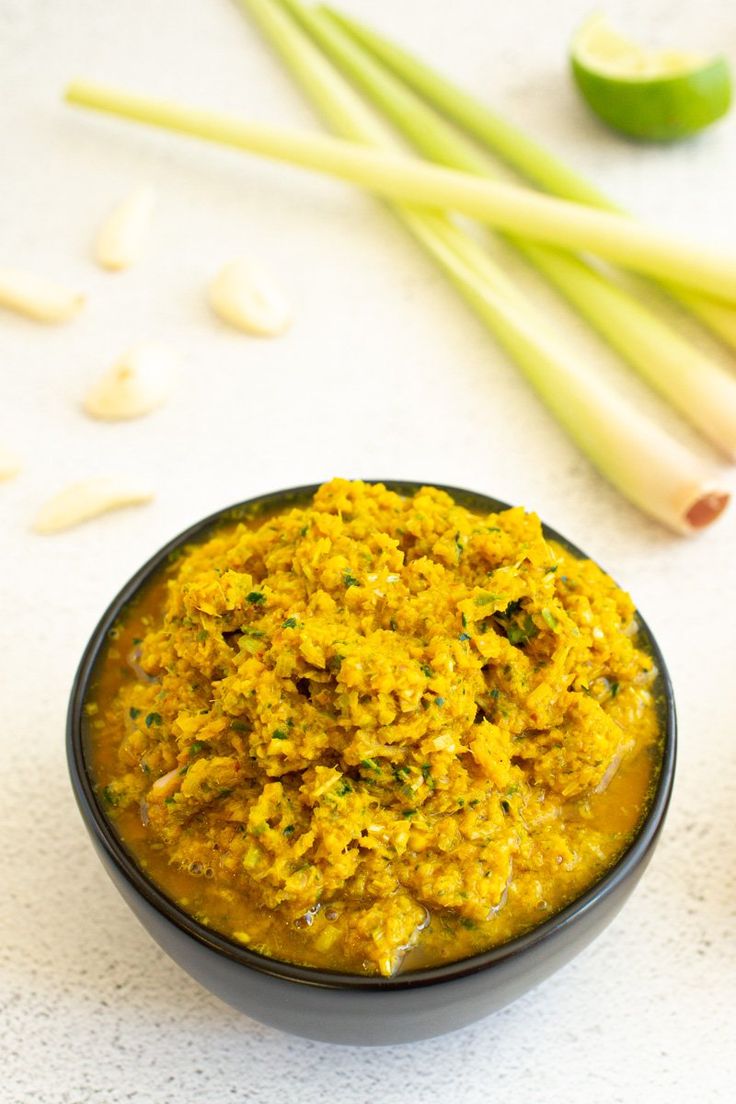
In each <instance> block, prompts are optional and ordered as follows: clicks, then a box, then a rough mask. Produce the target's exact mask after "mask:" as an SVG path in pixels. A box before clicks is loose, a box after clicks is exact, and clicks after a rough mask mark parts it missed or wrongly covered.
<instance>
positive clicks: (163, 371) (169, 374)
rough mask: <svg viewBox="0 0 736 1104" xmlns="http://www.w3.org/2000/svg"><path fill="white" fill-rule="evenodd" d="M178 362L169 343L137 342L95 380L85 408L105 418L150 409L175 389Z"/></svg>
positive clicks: (115, 418) (124, 416)
mask: <svg viewBox="0 0 736 1104" xmlns="http://www.w3.org/2000/svg"><path fill="white" fill-rule="evenodd" d="M174 364H175V357H174V355H173V353H172V352H171V351H170V350H169V349H168V348H167V346H165V345H162V344H160V343H159V342H157V341H147V342H143V343H141V344H140V345H136V346H135V347H134V348H132V349H129V350H128V351H127V352H126V353H125V354H124V356H122V357H121V358H120V360H119V361H118V362H117V364H114V365H113V367H112V368H110V369H109V370H108V371H107V372H105V373H104V374H103V375H102V376H100V378H99V379H97V380H96V381H95V382H94V383H93V384H92V386H91V387H90V389H89V391H88V392H87V395H86V397H85V399H84V409H85V412H86V413H87V414H89V415H90V417H92V418H98V419H101V420H104V421H121V420H123V419H127V418H140V417H141V416H142V415H144V414H148V413H150V412H151V411H152V410H155V409H156V407H159V406H162V405H163V403H165V402H166V400H167V399H168V397H169V395H170V393H171V389H172V387H173V380H174V374H175V368H174Z"/></svg>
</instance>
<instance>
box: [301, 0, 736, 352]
mask: <svg viewBox="0 0 736 1104" xmlns="http://www.w3.org/2000/svg"><path fill="white" fill-rule="evenodd" d="M319 10H320V11H321V12H323V13H325V14H328V15H329V17H330V19H331V20H333V21H334V23H335V24H337V25H338V26H340V27H341V28H342V30H343V31H344V32H345V33H347V34H349V35H350V36H351V38H352V39H353V41H355V42H356V43H359V44H360V45H361V46H362V47H363V49H365V50H367V51H368V52H369V53H370V54H371V55H372V56H373V57H375V58H376V59H377V60H378V61H380V62H381V63H382V64H383V65H385V66H386V67H387V68H388V69H389V70H390V71H391V72H392V73H393V74H394V75H395V76H397V77H398V78H400V79H401V80H402V81H403V82H404V83H405V84H406V85H408V86H409V87H410V88H412V89H413V90H414V91H415V92H416V93H418V94H419V95H420V96H421V97H422V98H423V99H424V100H426V101H427V102H428V103H430V104H432V105H433V106H434V107H435V108H436V109H437V110H438V111H441V112H442V113H443V114H444V115H445V116H446V117H447V118H450V119H452V120H453V122H455V123H456V124H458V125H459V126H461V127H463V129H465V130H466V131H468V133H470V134H472V135H473V136H474V137H475V138H476V139H478V140H479V141H480V142H481V143H482V144H483V145H484V146H486V147H487V148H488V149H490V150H491V151H492V152H493V153H496V154H498V155H499V156H500V157H501V158H503V160H504V161H506V163H507V164H509V165H511V166H512V168H514V169H516V170H517V172H519V173H521V174H522V176H524V177H526V179H527V180H531V181H533V182H534V183H535V184H537V185H538V186H539V187H540V188H543V189H544V191H546V192H550V193H551V194H552V195H557V196H560V197H561V198H562V199H569V200H573V201H574V202H576V203H582V204H585V205H587V206H590V207H596V208H598V209H599V210H603V211H611V212H616V213H619V214H623V213H624V212H623V211H622V209H621V208H620V207H619V206H617V205H616V204H615V203H613V202H612V201H611V200H610V199H608V198H607V197H606V196H605V195H603V193H602V192H600V191H599V190H598V189H597V188H595V187H594V186H593V185H592V184H589V183H588V181H587V180H585V179H583V177H581V176H580V175H579V174H578V173H576V172H574V171H573V170H572V169H570V168H569V167H568V166H567V165H565V164H564V163H563V162H562V161H560V160H559V159H558V158H557V157H555V156H554V155H553V154H551V153H550V152H549V151H548V150H546V149H544V147H543V146H540V145H539V144H538V143H537V142H535V141H534V140H533V139H531V138H529V136H528V135H526V134H524V132H523V131H521V130H518V129H517V128H516V127H513V126H511V125H510V124H509V123H507V122H506V121H505V120H503V119H501V118H500V117H499V116H498V115H496V114H494V113H493V112H492V111H490V110H489V109H488V108H487V107H486V106H485V105H484V104H482V103H480V102H479V101H478V100H475V99H474V98H473V97H472V96H470V95H469V94H468V93H466V92H463V90H462V89H461V88H458V87H457V85H454V84H452V83H451V82H450V81H449V80H447V79H446V78H445V77H443V76H442V75H441V74H439V73H437V72H436V71H435V70H433V69H431V68H430V67H429V66H428V65H426V64H425V63H424V62H422V61H420V60H419V59H418V58H416V57H414V56H413V55H412V54H410V53H408V52H407V51H406V50H404V49H402V48H401V47H400V46H397V45H396V44H395V43H394V42H391V41H390V40H389V39H387V38H385V37H384V36H383V35H379V34H377V33H376V32H375V31H373V30H371V29H370V28H369V27H366V26H365V24H363V23H360V22H359V21H357V20H355V19H352V18H350V17H348V16H346V15H344V14H343V13H342V12H338V11H336V10H335V9H333V8H331V7H329V6H325V7H322V8H320V9H319ZM663 290H665V291H667V292H668V293H669V294H670V295H672V296H673V297H674V298H675V299H676V300H677V301H678V302H679V303H681V304H682V305H683V306H684V307H686V308H687V309H688V310H689V311H691V312H692V313H693V314H695V315H696V316H697V317H698V318H699V319H700V321H701V322H703V324H704V325H706V326H707V327H708V328H709V329H710V330H711V331H712V332H713V333H715V334H716V335H717V336H718V337H720V338H721V339H722V340H723V341H725V342H726V343H727V344H728V345H730V346H732V347H733V348H736V310H734V309H733V308H732V307H730V306H729V305H728V304H725V303H720V302H717V301H715V300H712V299H709V298H704V297H703V296H700V295H697V294H696V293H693V292H691V291H689V290H687V289H686V288H682V287H678V286H677V285H672V284H667V283H665V284H663Z"/></svg>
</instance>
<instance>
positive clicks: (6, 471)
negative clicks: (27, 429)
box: [0, 445, 20, 483]
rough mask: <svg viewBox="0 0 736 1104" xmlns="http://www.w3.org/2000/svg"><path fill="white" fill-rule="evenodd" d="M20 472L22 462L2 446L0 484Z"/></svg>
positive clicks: (0, 452)
mask: <svg viewBox="0 0 736 1104" xmlns="http://www.w3.org/2000/svg"><path fill="white" fill-rule="evenodd" d="M19 471H20V460H19V459H18V457H17V456H15V455H14V454H13V453H12V452H10V451H9V450H8V449H5V448H3V447H2V446H1V445H0V483H2V481H3V480H4V479H12V478H13V476H14V475H17V474H18V472H19Z"/></svg>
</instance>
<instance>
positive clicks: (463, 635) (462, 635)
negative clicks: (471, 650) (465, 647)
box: [458, 632, 470, 642]
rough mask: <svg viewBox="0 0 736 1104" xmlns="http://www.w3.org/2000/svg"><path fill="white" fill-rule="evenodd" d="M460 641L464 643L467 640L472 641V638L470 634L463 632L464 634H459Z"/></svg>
mask: <svg viewBox="0 0 736 1104" xmlns="http://www.w3.org/2000/svg"><path fill="white" fill-rule="evenodd" d="M458 640H461V641H463V642H464V641H466V640H470V636H469V634H468V633H465V632H462V633H460V634H459V636H458Z"/></svg>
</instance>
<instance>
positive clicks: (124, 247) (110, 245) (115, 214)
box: [95, 185, 156, 269]
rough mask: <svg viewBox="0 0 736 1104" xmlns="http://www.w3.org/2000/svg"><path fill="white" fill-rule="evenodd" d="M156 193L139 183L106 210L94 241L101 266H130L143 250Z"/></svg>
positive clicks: (114, 267)
mask: <svg viewBox="0 0 736 1104" xmlns="http://www.w3.org/2000/svg"><path fill="white" fill-rule="evenodd" d="M155 200H156V193H155V192H154V190H153V188H151V187H149V186H148V185H141V186H140V187H138V188H134V189H133V191H132V192H131V193H130V195H129V196H127V197H126V198H125V199H124V200H123V201H122V202H121V203H119V204H118V205H117V207H115V208H114V209H113V210H112V211H111V212H110V214H109V216H108V217H107V219H106V220H105V222H104V223H103V224H102V226H101V227H100V231H99V233H98V235H97V241H96V242H95V257H96V258H97V261H98V262H99V263H100V264H101V265H102V267H103V268H110V269H121V268H129V267H130V265H132V264H134V263H135V262H136V261H137V260H138V258H139V257H140V256H141V254H142V252H143V247H144V245H145V240H146V234H147V232H148V226H149V223H150V221H151V214H152V212H153V206H154V203H155Z"/></svg>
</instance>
